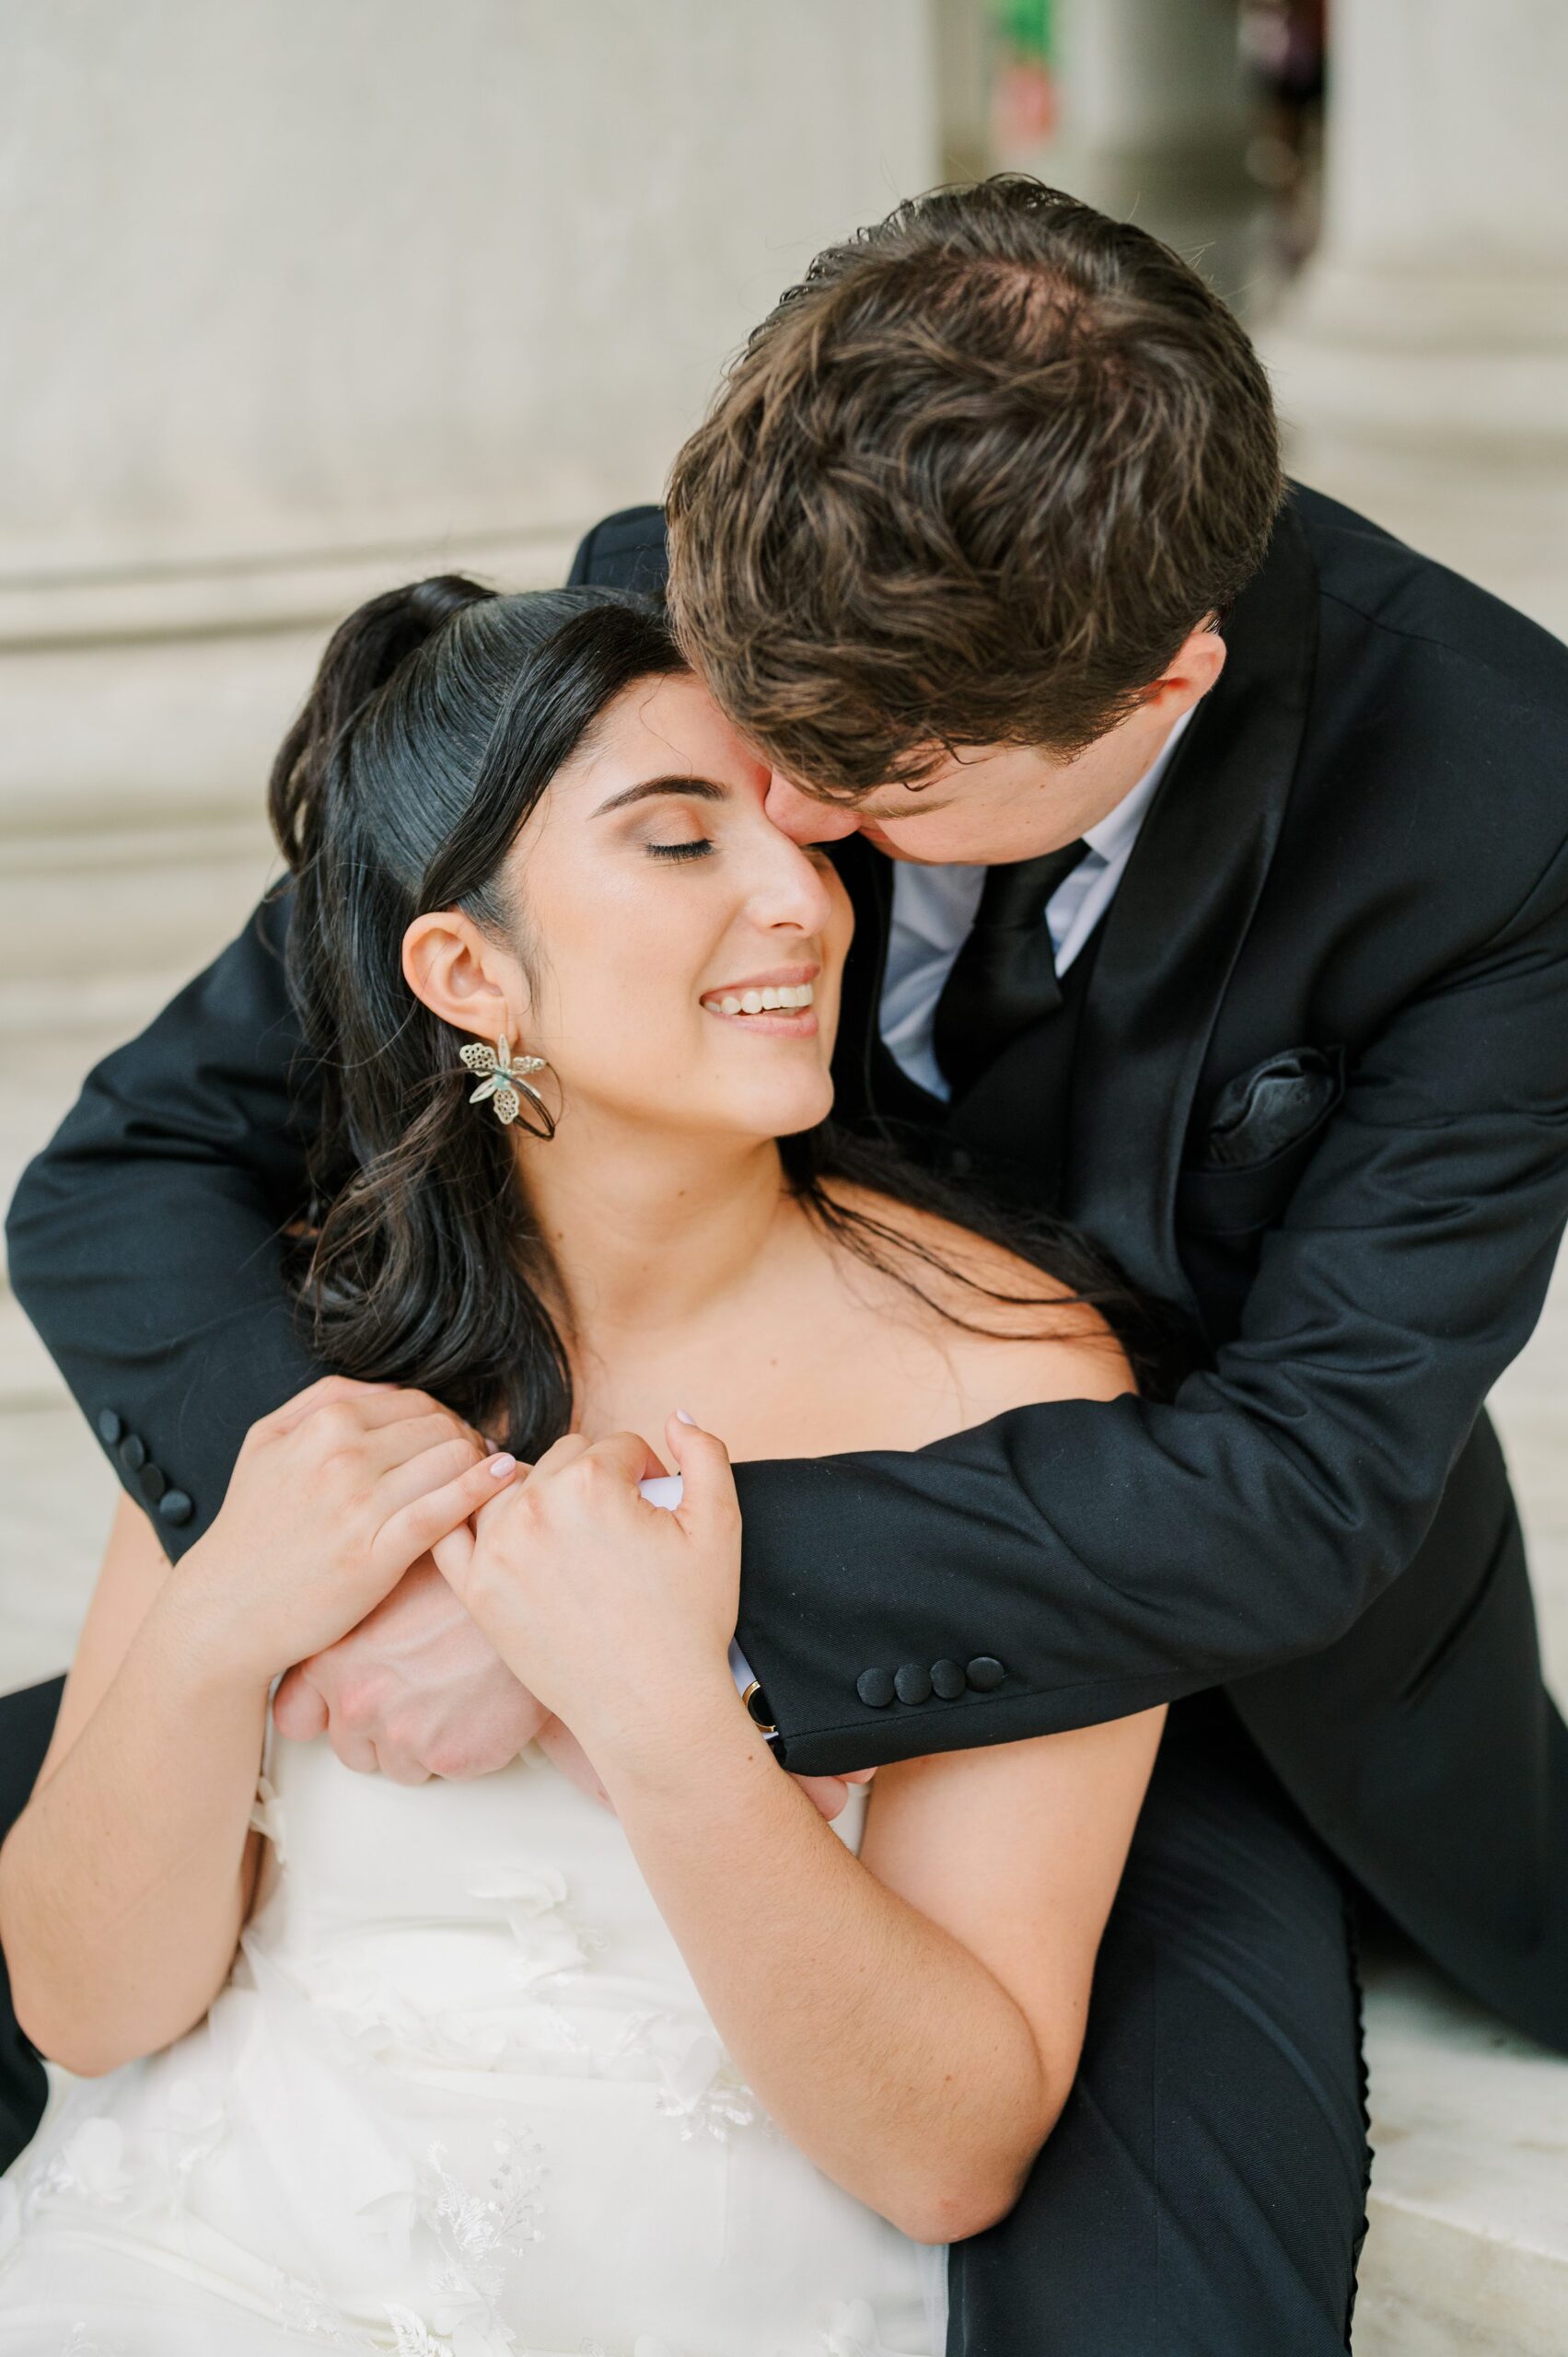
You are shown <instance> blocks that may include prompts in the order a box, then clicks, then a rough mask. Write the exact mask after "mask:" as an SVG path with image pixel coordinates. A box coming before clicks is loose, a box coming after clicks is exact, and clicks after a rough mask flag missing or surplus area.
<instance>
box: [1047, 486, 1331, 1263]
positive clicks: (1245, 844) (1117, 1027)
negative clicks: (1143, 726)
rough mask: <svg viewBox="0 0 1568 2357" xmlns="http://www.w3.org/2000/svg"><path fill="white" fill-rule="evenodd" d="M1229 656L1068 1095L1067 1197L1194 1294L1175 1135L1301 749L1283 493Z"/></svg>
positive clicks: (1087, 1008)
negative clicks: (1178, 1231) (1182, 1241)
mask: <svg viewBox="0 0 1568 2357" xmlns="http://www.w3.org/2000/svg"><path fill="white" fill-rule="evenodd" d="M1316 642H1317V576H1316V574H1315V572H1314V569H1313V565H1312V561H1311V558H1310V556H1309V555H1308V553H1307V545H1306V541H1305V539H1304V537H1303V535H1302V531H1301V528H1300V526H1299V524H1298V523H1297V521H1296V519H1295V515H1294V513H1293V512H1292V511H1291V510H1290V509H1289V508H1287V509H1286V510H1285V512H1284V513H1283V516H1282V517H1281V518H1280V522H1279V525H1278V527H1277V528H1276V529H1275V532H1274V536H1273V540H1272V542H1271V544H1270V550H1269V554H1268V557H1267V559H1266V560H1265V563H1264V564H1263V566H1262V569H1261V570H1260V573H1259V574H1258V575H1256V577H1255V578H1254V580H1253V581H1252V582H1251V584H1250V585H1249V586H1248V588H1247V589H1246V590H1245V591H1244V592H1243V594H1242V596H1241V597H1240V598H1238V599H1237V604H1236V607H1235V609H1234V610H1233V612H1232V614H1231V616H1230V619H1229V621H1227V623H1226V625H1225V648H1226V654H1225V669H1224V671H1223V672H1222V673H1221V675H1220V679H1219V683H1218V685H1217V686H1216V687H1215V688H1214V690H1213V691H1212V692H1211V693H1210V695H1209V697H1208V698H1207V699H1206V701H1205V703H1204V705H1203V707H1202V711H1201V712H1200V713H1199V714H1198V717H1197V719H1196V721H1195V722H1194V724H1193V726H1192V727H1191V729H1190V730H1189V731H1188V735H1187V739H1186V742H1185V743H1184V744H1183V745H1181V746H1180V747H1179V749H1178V751H1177V753H1176V756H1175V758H1174V760H1173V761H1172V762H1171V766H1170V769H1169V771H1168V772H1167V775H1166V777H1165V778H1164V779H1163V780H1162V781H1161V784H1160V788H1159V791H1158V793H1157V795H1156V797H1155V800H1154V802H1153V804H1152V805H1151V807H1150V808H1149V811H1148V813H1147V815H1146V817H1145V818H1144V823H1143V826H1142V828H1141V830H1140V831H1139V835H1138V841H1137V842H1136V844H1135V845H1134V847H1133V851H1132V858H1131V859H1130V860H1129V862H1128V865H1127V872H1126V874H1125V875H1124V876H1123V877H1122V878H1121V885H1120V887H1119V888H1118V891H1117V894H1116V898H1115V900H1113V901H1112V903H1111V905H1110V909H1109V911H1108V913H1107V916H1106V919H1105V937H1104V940H1103V942H1102V944H1101V947H1100V956H1099V961H1098V968H1097V970H1096V972H1095V975H1094V981H1093V988H1092V989H1091V991H1090V992H1089V993H1088V996H1087V998H1086V1002H1085V1005H1084V1009H1083V1015H1082V1020H1081V1028H1080V1032H1079V1038H1078V1043H1077V1054H1076V1058H1075V1062H1074V1074H1073V1082H1072V1087H1071V1092H1070V1096H1069V1112H1068V1123H1069V1144H1068V1154H1067V1169H1066V1186H1065V1190H1064V1198H1063V1211H1064V1212H1065V1213H1066V1215H1067V1216H1068V1217H1069V1218H1071V1219H1074V1220H1076V1221H1077V1222H1078V1223H1079V1224H1080V1225H1083V1226H1084V1227H1085V1228H1086V1229H1087V1230H1088V1231H1089V1233H1090V1234H1092V1235H1093V1236H1095V1237H1097V1238H1098V1240H1099V1241H1100V1242H1102V1243H1104V1244H1106V1245H1107V1246H1109V1248H1110V1250H1111V1251H1113V1252H1114V1253H1115V1254H1116V1256H1117V1258H1118V1259H1119V1260H1120V1261H1121V1265H1122V1267H1123V1268H1124V1269H1125V1270H1126V1271H1127V1274H1128V1275H1129V1277H1130V1278H1131V1279H1132V1282H1133V1283H1135V1284H1138V1285H1140V1286H1142V1287H1144V1289H1145V1290H1146V1291H1147V1292H1149V1293H1152V1294H1155V1295H1158V1296H1160V1297H1161V1298H1163V1299H1166V1300H1168V1301H1174V1302H1177V1303H1180V1304H1183V1305H1185V1306H1189V1307H1191V1306H1192V1305H1191V1295H1190V1289H1189V1287H1188V1284H1187V1281H1186V1278H1185V1276H1184V1274H1183V1272H1182V1269H1181V1264H1180V1260H1179V1258H1178V1254H1177V1249H1176V1236H1175V1225H1174V1207H1175V1197H1176V1179H1177V1172H1178V1170H1179V1167H1180V1161H1181V1150H1182V1141H1183V1138H1184V1135H1185V1132H1186V1129H1187V1124H1188V1120H1189V1119H1190V1117H1191V1105H1192V1098H1193V1096H1194V1093H1195V1091H1196V1089H1197V1086H1198V1080H1199V1075H1200V1074H1201V1073H1202V1064H1203V1058H1204V1055H1205V1052H1206V1051H1207V1048H1208V1043H1209V1036H1210V1033H1211V1032H1212V1031H1213V1029H1214V1018H1215V1016H1216V1014H1217V1013H1218V1010H1219V1004H1220V1001H1221V999H1222V998H1223V996H1224V994H1225V984H1226V982H1227V981H1228V980H1229V978H1230V973H1231V970H1232V968H1233V967H1234V965H1235V963H1236V958H1237V953H1238V951H1239V950H1240V947H1241V944H1242V942H1243V940H1244V938H1245V937H1246V934H1247V930H1248V927H1249V924H1250V923H1251V921H1252V913H1253V911H1254V910H1255V909H1256V907H1257V905H1258V900H1259V896H1260V893H1261V891H1262V888H1263V883H1264V879H1265V877H1267V875H1268V872H1269V864H1270V861H1271V860H1272V857H1273V853H1274V846H1275V844H1276V842H1277V841H1278V839H1279V831H1280V826H1281V823H1282V820H1283V816H1284V808H1285V804H1286V801H1287V799H1288V796H1289V793H1290V786H1291V780H1292V778H1293V776H1294V774H1295V765H1296V759H1297V755H1298V752H1299V749H1300V743H1301V734H1302V727H1303V723H1304V721H1305V717H1306V712H1307V698H1308V694H1309V691H1310V687H1311V680H1312V672H1313V663H1314V657H1315V654H1316Z"/></svg>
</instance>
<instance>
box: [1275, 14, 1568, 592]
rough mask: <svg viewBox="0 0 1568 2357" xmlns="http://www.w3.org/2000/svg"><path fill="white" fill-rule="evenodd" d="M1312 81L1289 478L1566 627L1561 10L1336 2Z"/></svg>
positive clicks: (1567, 35)
mask: <svg viewBox="0 0 1568 2357" xmlns="http://www.w3.org/2000/svg"><path fill="white" fill-rule="evenodd" d="M1331 72H1332V81H1331V85H1330V97H1329V110H1328V131H1327V156H1326V174H1327V178H1326V187H1325V204H1324V225H1323V236H1322V239H1321V243H1320V245H1319V247H1318V251H1317V253H1316V254H1315V256H1314V258H1313V260H1312V261H1310V262H1309V263H1308V265H1307V269H1306V271H1305V272H1304V273H1303V275H1302V277H1301V279H1300V280H1299V281H1298V282H1297V284H1296V285H1295V288H1294V289H1293V290H1292V291H1291V294H1290V296H1288V298H1287V301H1286V304H1285V306H1284V308H1283V311H1282V313H1281V315H1280V317H1279V319H1278V320H1277V322H1276V324H1275V325H1274V327H1273V328H1272V331H1270V332H1269V333H1268V334H1267V335H1266V336H1265V338H1264V339H1263V345H1264V352H1265V356H1266V357H1267V358H1268V360H1269V361H1270V363H1271V365H1272V369H1273V372H1274V377H1275V383H1276V387H1277V389H1278V392H1279V397H1280V403H1281V408H1282V411H1283V415H1284V417H1285V421H1286V425H1287V431H1288V433H1289V437H1290V450H1291V463H1292V466H1293V469H1294V470H1295V472H1296V473H1297V474H1298V475H1299V476H1300V477H1301V478H1302V479H1303V480H1304V481H1306V482H1310V483H1313V484H1315V485H1317V486H1318V488H1320V489H1322V490H1325V491H1329V492H1332V493H1335V494H1336V495H1337V496H1339V497H1342V498H1343V499H1345V500H1347V501H1348V502H1350V504H1351V505H1353V506H1357V507H1360V508H1363V509H1364V510H1365V512H1366V513H1367V514H1368V515H1370V516H1371V517H1373V518H1374V519H1375V520H1376V521H1377V522H1379V523H1382V524H1384V525H1386V526H1388V528H1390V529H1391V530H1393V531H1396V532H1398V533H1400V535H1401V537H1404V538H1408V539H1411V540H1413V541H1415V542H1416V544H1417V545H1419V546H1421V547H1423V548H1425V549H1427V550H1429V551H1430V552H1432V553H1433V554H1434V555H1437V556H1440V557H1442V558H1444V559H1445V560H1446V562H1448V563H1452V564H1455V565H1457V566H1458V568H1459V569H1460V570H1461V571H1464V572H1467V573H1469V574H1471V575H1473V576H1474V577H1476V578H1477V579H1480V580H1481V581H1483V582H1484V583H1485V584H1486V585H1487V586H1488V587H1491V588H1494V589H1496V590H1498V591H1499V592H1500V593H1501V594H1502V595H1503V596H1504V597H1506V598H1510V599H1511V600H1512V601H1513V602H1515V603H1516V604H1518V605H1521V606H1523V607H1524V608H1525V609H1526V610H1527V611H1529V612H1532V613H1534V614H1535V615H1536V616H1537V617H1538V618H1539V620H1541V621H1544V622H1546V623H1547V624H1548V626H1549V627H1551V628H1553V629H1556V630H1559V631H1562V630H1564V629H1568V555H1565V553H1564V551H1565V547H1568V543H1565V540H1564V528H1565V527H1568V134H1565V132H1564V125H1563V104H1564V99H1565V96H1568V10H1564V9H1563V7H1562V6H1561V0H1491V6H1489V7H1488V8H1486V9H1485V10H1478V9H1477V8H1475V7H1474V6H1471V5H1470V0H1346V4H1345V5H1344V6H1342V7H1341V8H1339V9H1338V10H1337V11H1336V13H1335V16H1334V20H1333V50H1332V56H1331Z"/></svg>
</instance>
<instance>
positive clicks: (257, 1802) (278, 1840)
mask: <svg viewBox="0 0 1568 2357" xmlns="http://www.w3.org/2000/svg"><path fill="white" fill-rule="evenodd" d="M250 1830H251V1832H252V1833H260V1834H262V1835H263V1836H264V1837H265V1839H266V1840H269V1841H270V1842H271V1843H272V1845H273V1849H274V1850H275V1851H276V1852H277V1858H278V1864H279V1865H280V1866H286V1865H287V1864H288V1852H287V1851H286V1850H285V1848H284V1813H283V1803H282V1801H281V1800H280V1799H279V1798H278V1795H277V1793H276V1792H275V1790H274V1789H273V1785H272V1784H271V1783H270V1782H268V1780H267V1778H266V1777H265V1776H258V1777H257V1779H256V1797H255V1799H254V1800H253V1801H252V1802H251V1804H250Z"/></svg>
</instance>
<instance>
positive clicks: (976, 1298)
mask: <svg viewBox="0 0 1568 2357" xmlns="http://www.w3.org/2000/svg"><path fill="white" fill-rule="evenodd" d="M827 1191H828V1192H829V1194H830V1199H831V1200H832V1201H833V1202H836V1203H838V1204H839V1205H840V1206H842V1209H844V1210H845V1211H847V1212H848V1213H851V1214H852V1215H853V1216H854V1219H855V1220H856V1221H857V1222H861V1223H865V1226H866V1228H867V1229H868V1230H869V1232H870V1234H871V1236H872V1238H873V1240H874V1242H875V1243H877V1245H879V1246H880V1247H881V1248H882V1249H880V1250H879V1251H878V1255H877V1257H878V1259H880V1260H883V1262H884V1268H883V1271H882V1283H884V1285H885V1286H887V1287H888V1288H889V1294H888V1306H895V1302H896V1305H897V1306H899V1307H900V1309H901V1310H902V1311H903V1312H904V1313H905V1314H906V1315H907V1316H908V1318H910V1319H911V1321H912V1323H913V1324H914V1326H915V1327H916V1328H917V1329H918V1330H920V1331H921V1332H922V1333H923V1335H925V1336H926V1337H928V1339H929V1340H930V1341H933V1342H934V1343H935V1345H936V1346H937V1347H938V1348H939V1349H940V1350H941V1352H942V1353H943V1355H944V1357H945V1358H946V1359H947V1362H948V1364H949V1365H950V1367H951V1369H952V1372H953V1374H954V1376H956V1377H957V1378H958V1383H959V1386H960V1388H961V1389H962V1391H963V1392H964V1393H965V1394H966V1396H972V1397H974V1398H975V1399H977V1400H979V1401H980V1402H981V1404H982V1405H983V1407H984V1412H985V1413H987V1414H997V1413H1000V1412H1001V1411H1002V1410H1003V1409H1004V1408H1005V1407H1012V1406H1017V1405H1020V1404H1023V1403H1025V1402H1027V1401H1029V1400H1038V1399H1115V1398H1117V1397H1118V1396H1119V1395H1120V1394H1121V1393H1122V1392H1124V1391H1132V1390H1133V1389H1135V1387H1136V1386H1135V1383H1134V1379H1133V1376H1132V1368H1131V1367H1130V1366H1129V1364H1128V1362H1127V1356H1126V1353H1125V1352H1124V1351H1123V1349H1122V1347H1121V1343H1120V1342H1119V1341H1118V1340H1117V1338H1116V1336H1115V1335H1114V1334H1113V1333H1112V1331H1111V1329H1110V1327H1109V1325H1108V1324H1107V1322H1106V1318H1105V1317H1104V1315H1103V1313H1102V1311H1101V1310H1100V1309H1099V1308H1098V1307H1097V1306H1095V1305H1094V1304H1093V1303H1092V1302H1088V1301H1085V1300H1083V1299H1081V1298H1080V1297H1079V1295H1077V1294H1076V1293H1075V1292H1074V1289H1073V1286H1072V1284H1071V1283H1069V1282H1068V1281H1067V1279H1066V1278H1064V1277H1062V1276H1058V1275H1055V1274H1053V1273H1052V1272H1051V1271H1050V1270H1048V1269H1044V1268H1041V1267H1040V1266H1038V1265H1037V1264H1036V1263H1035V1262H1034V1261H1033V1260H1026V1259H1024V1258H1023V1257H1022V1255H1021V1254H1020V1253H1018V1252H1016V1251H1014V1250H1012V1249H1010V1248H1009V1247H1008V1246H1006V1245H1005V1244H1001V1243H998V1242H996V1241H995V1240H994V1239H993V1238H992V1237H985V1236H977V1235H976V1234H975V1233H974V1231H973V1230H972V1229H971V1228H968V1227H964V1226H962V1225H959V1224H958V1222H957V1221H954V1220H950V1219H947V1218H944V1217H943V1216H942V1215H941V1214H940V1213H935V1212H931V1211H925V1210H922V1209H920V1208H917V1207H916V1206H915V1205H913V1204H911V1203H904V1202H899V1201H897V1200H896V1199H895V1198H894V1197H892V1196H889V1195H883V1194H879V1193H877V1192H876V1191H875V1190H873V1189H870V1188H867V1187H862V1186H855V1185H852V1184H850V1183H849V1182H847V1181H844V1180H832V1181H830V1182H829V1185H828V1190H827Z"/></svg>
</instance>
